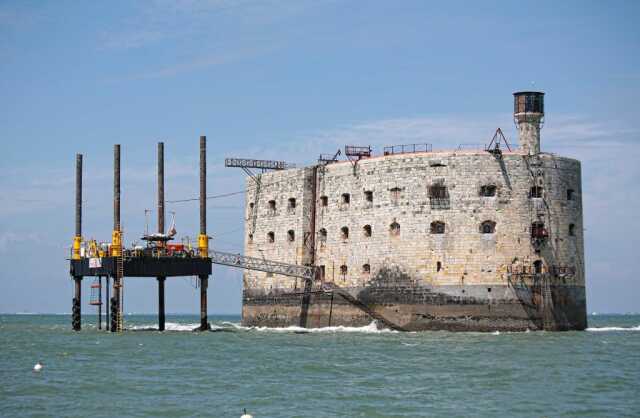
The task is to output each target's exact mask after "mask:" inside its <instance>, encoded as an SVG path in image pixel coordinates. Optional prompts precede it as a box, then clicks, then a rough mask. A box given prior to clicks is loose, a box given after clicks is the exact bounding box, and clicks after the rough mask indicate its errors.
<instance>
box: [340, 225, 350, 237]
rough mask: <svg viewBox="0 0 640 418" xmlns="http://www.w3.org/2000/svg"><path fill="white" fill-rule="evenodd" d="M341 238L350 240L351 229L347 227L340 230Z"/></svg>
mask: <svg viewBox="0 0 640 418" xmlns="http://www.w3.org/2000/svg"><path fill="white" fill-rule="evenodd" d="M340 237H341V238H342V239H349V228H347V227H346V226H343V227H342V228H340Z"/></svg>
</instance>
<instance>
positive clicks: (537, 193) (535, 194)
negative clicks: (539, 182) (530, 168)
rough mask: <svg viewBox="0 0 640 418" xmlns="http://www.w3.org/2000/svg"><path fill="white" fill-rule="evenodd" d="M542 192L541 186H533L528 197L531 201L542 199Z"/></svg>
mask: <svg viewBox="0 0 640 418" xmlns="http://www.w3.org/2000/svg"><path fill="white" fill-rule="evenodd" d="M543 191H544V189H543V188H542V186H533V187H531V190H530V191H529V197H530V198H532V199H536V198H537V199H539V198H542V192H543Z"/></svg>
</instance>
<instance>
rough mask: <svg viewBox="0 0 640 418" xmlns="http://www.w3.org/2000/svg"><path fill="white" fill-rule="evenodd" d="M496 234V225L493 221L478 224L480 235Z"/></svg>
mask: <svg viewBox="0 0 640 418" xmlns="http://www.w3.org/2000/svg"><path fill="white" fill-rule="evenodd" d="M494 232H496V223H495V222H493V221H484V222H482V223H481V224H480V233H481V234H493V233H494Z"/></svg>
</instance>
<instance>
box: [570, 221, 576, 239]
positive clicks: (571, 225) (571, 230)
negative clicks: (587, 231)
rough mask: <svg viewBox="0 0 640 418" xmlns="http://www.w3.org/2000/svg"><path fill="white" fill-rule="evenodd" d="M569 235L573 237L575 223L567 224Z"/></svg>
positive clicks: (574, 234)
mask: <svg viewBox="0 0 640 418" xmlns="http://www.w3.org/2000/svg"><path fill="white" fill-rule="evenodd" d="M569 236H570V237H575V236H576V225H575V224H569Z"/></svg>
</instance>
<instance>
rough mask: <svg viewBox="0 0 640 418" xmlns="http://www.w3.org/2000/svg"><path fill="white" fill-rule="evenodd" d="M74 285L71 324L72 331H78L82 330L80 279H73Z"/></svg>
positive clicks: (77, 277)
mask: <svg viewBox="0 0 640 418" xmlns="http://www.w3.org/2000/svg"><path fill="white" fill-rule="evenodd" d="M73 281H74V283H75V294H74V298H73V311H72V318H71V322H72V325H73V330H74V331H80V329H81V328H82V322H81V321H82V277H81V276H76V277H74V278H73Z"/></svg>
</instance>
